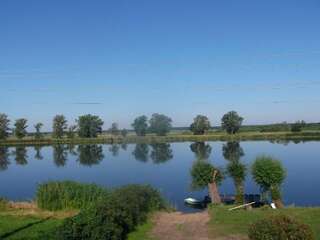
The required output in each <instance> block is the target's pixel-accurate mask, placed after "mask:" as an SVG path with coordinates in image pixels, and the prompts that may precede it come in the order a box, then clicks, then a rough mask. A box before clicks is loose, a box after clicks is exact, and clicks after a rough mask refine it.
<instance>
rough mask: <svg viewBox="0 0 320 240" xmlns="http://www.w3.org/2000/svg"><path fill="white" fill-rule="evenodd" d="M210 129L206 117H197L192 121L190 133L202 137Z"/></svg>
mask: <svg viewBox="0 0 320 240" xmlns="http://www.w3.org/2000/svg"><path fill="white" fill-rule="evenodd" d="M210 128H211V125H210V121H209V119H208V117H207V116H203V115H198V116H196V117H195V118H194V119H193V123H192V124H191V125H190V131H191V132H193V134H195V135H203V134H205V133H206V132H207V131H208V130H209V129H210Z"/></svg>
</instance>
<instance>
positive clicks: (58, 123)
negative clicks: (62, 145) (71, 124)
mask: <svg viewBox="0 0 320 240" xmlns="http://www.w3.org/2000/svg"><path fill="white" fill-rule="evenodd" d="M52 129H53V136H54V137H55V138H62V137H63V134H64V132H65V130H66V129H67V120H66V118H65V116H63V115H56V116H55V117H54V118H53V126H52Z"/></svg>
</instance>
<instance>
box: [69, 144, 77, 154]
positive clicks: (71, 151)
mask: <svg viewBox="0 0 320 240" xmlns="http://www.w3.org/2000/svg"><path fill="white" fill-rule="evenodd" d="M67 150H68V153H69V154H70V155H72V156H77V155H78V154H77V151H76V145H74V144H68V146H67Z"/></svg>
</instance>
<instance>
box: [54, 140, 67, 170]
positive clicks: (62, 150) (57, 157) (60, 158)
mask: <svg viewBox="0 0 320 240" xmlns="http://www.w3.org/2000/svg"><path fill="white" fill-rule="evenodd" d="M52 148H53V161H54V163H55V165H56V166H57V167H63V166H64V165H66V162H67V160H68V153H67V151H66V150H67V148H66V146H65V145H63V144H57V145H53V146H52Z"/></svg>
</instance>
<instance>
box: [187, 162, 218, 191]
mask: <svg viewBox="0 0 320 240" xmlns="http://www.w3.org/2000/svg"><path fill="white" fill-rule="evenodd" d="M215 170H217V171H218V175H217V176H216V179H215V182H216V183H218V184H219V183H221V181H222V179H223V175H222V172H221V171H220V170H219V169H217V168H215V167H214V166H213V165H212V164H210V163H209V162H205V161H195V162H194V164H193V165H192V168H191V171H190V174H191V177H192V184H191V186H192V188H193V189H202V188H205V187H207V186H208V184H209V183H212V181H213V172H214V171H215Z"/></svg>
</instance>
